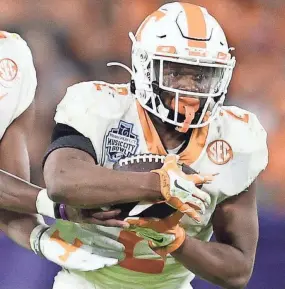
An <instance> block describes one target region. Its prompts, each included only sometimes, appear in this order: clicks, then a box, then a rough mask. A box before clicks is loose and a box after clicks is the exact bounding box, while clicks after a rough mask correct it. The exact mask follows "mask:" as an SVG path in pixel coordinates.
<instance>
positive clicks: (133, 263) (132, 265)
mask: <svg viewBox="0 0 285 289" xmlns="http://www.w3.org/2000/svg"><path fill="white" fill-rule="evenodd" d="M141 240H143V239H142V238H140V237H138V236H137V235H136V234H135V233H134V232H128V231H121V233H120V235H119V239H118V241H119V242H120V243H122V244H123V245H124V246H125V254H126V257H125V259H124V260H123V261H121V262H120V263H119V265H120V266H121V267H123V268H126V269H129V270H132V271H136V272H141V273H149V274H158V273H161V272H162V270H163V267H164V261H163V260H162V259H159V260H153V259H139V258H136V257H135V256H134V249H135V246H136V244H137V243H139V242H140V241H141Z"/></svg>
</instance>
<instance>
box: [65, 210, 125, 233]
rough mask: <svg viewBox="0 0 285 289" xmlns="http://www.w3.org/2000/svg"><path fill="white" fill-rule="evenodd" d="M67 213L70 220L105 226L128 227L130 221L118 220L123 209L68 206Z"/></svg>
mask: <svg viewBox="0 0 285 289" xmlns="http://www.w3.org/2000/svg"><path fill="white" fill-rule="evenodd" d="M65 211H66V215H67V218H68V220H69V221H71V222H74V223H85V224H95V225H101V226H105V227H119V228H128V227H129V223H128V222H125V221H122V220H117V219H116V217H117V216H118V215H119V214H120V213H121V210H119V209H116V210H110V211H101V210H100V211H99V210H98V209H80V208H74V207H71V206H66V209H65Z"/></svg>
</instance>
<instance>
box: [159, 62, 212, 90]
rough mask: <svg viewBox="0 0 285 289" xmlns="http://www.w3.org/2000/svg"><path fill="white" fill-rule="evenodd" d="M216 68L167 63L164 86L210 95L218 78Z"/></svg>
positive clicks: (164, 68)
mask: <svg viewBox="0 0 285 289" xmlns="http://www.w3.org/2000/svg"><path fill="white" fill-rule="evenodd" d="M215 70H217V69H216V68H213V67H207V66H196V65H189V64H184V63H175V62H170V61H165V62H164V64H163V85H164V86H166V87H169V88H173V89H179V90H181V91H187V92H194V93H195V92H196V93H209V92H210V90H211V86H212V84H213V81H215V80H216V79H215V78H216V77H215V74H216V71H215Z"/></svg>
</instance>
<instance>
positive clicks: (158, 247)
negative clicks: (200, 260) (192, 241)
mask: <svg viewBox="0 0 285 289" xmlns="http://www.w3.org/2000/svg"><path fill="white" fill-rule="evenodd" d="M182 216H183V214H182V213H181V212H179V211H176V212H175V213H173V214H172V215H170V216H168V217H166V218H164V219H154V218H149V219H148V218H127V219H125V221H127V222H128V223H129V224H130V227H129V228H128V231H132V232H134V233H136V235H137V236H138V237H141V238H143V239H145V240H148V244H149V246H150V248H151V249H152V250H153V251H154V252H156V253H157V254H158V255H160V256H161V257H162V258H164V259H165V258H166V256H167V254H169V253H172V252H174V251H175V250H177V249H178V248H179V247H180V246H181V245H182V244H183V242H184V240H185V237H186V234H185V231H184V229H183V228H182V227H180V226H179V221H180V219H181V218H182Z"/></svg>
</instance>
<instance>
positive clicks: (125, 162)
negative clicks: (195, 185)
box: [112, 154, 197, 219]
mask: <svg viewBox="0 0 285 289" xmlns="http://www.w3.org/2000/svg"><path fill="white" fill-rule="evenodd" d="M164 159H165V156H162V155H155V154H141V155H135V156H131V157H127V158H123V159H120V160H119V161H118V162H116V163H115V164H114V166H113V169H114V170H118V171H129V172H150V171H152V170H155V169H160V168H161V167H162V166H163V162H164ZM179 165H180V166H181V168H182V171H183V172H184V173H185V174H196V173H197V172H196V171H195V170H193V169H192V168H191V167H189V166H187V165H185V164H179ZM138 204H140V209H139V210H138V213H136V212H135V211H134V208H135V207H136V206H137V205H138ZM136 208H138V206H137V207H136ZM112 209H120V210H121V213H120V215H119V216H118V218H120V219H125V218H126V217H129V216H132V217H142V218H151V217H152V218H160V219H163V218H165V217H167V216H169V215H171V214H172V213H173V212H175V209H174V208H173V207H171V206H169V205H167V204H166V203H157V204H148V205H146V204H143V203H142V202H140V203H139V202H132V203H125V204H117V205H113V206H112ZM130 213H131V214H130Z"/></svg>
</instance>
